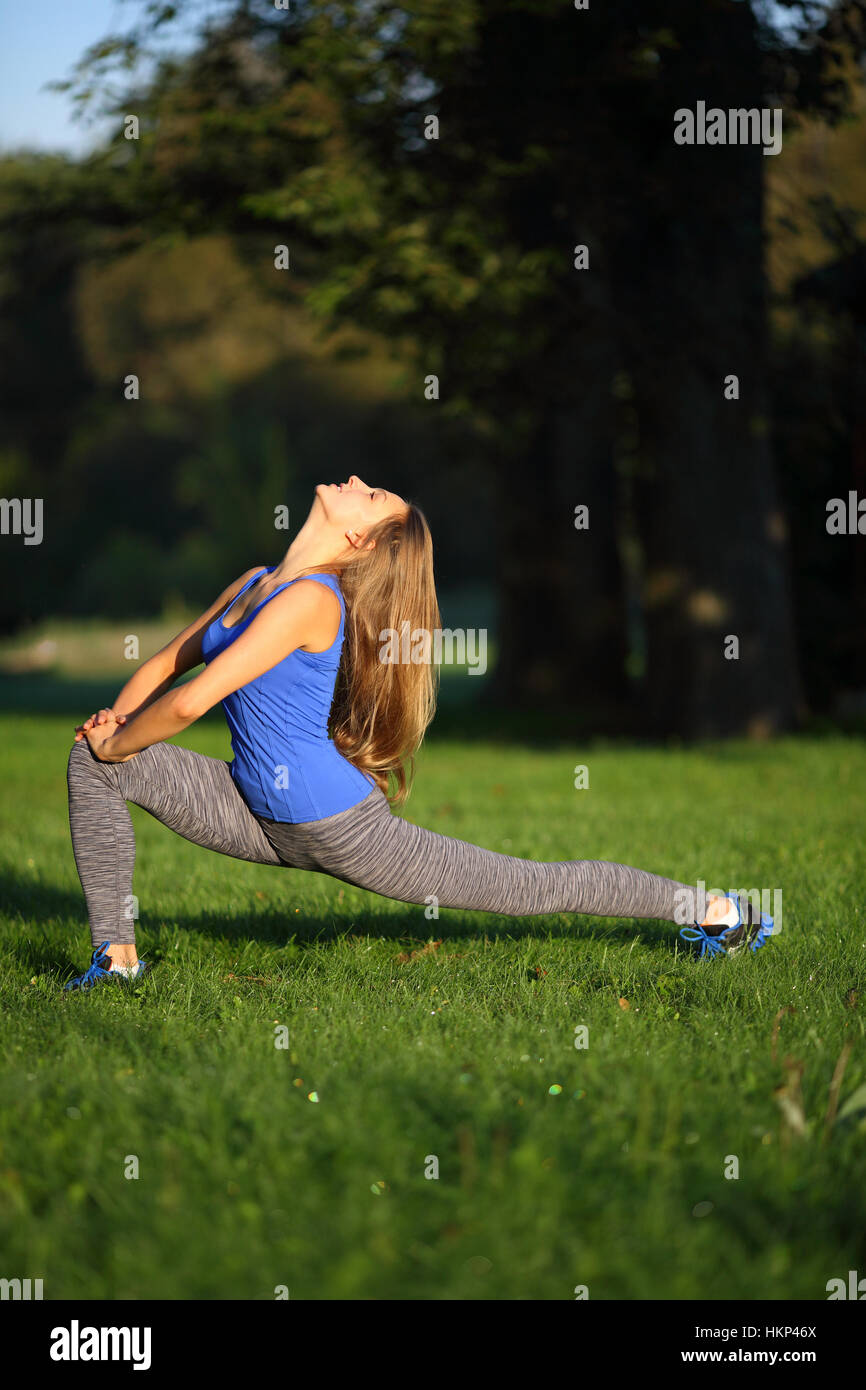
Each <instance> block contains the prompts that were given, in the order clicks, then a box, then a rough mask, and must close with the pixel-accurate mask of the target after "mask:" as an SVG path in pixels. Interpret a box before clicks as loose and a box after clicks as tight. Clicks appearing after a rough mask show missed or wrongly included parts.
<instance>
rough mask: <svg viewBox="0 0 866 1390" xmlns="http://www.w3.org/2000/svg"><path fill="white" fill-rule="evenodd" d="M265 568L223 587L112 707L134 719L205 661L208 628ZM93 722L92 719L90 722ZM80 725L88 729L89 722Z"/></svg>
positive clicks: (146, 665) (133, 679)
mask: <svg viewBox="0 0 866 1390" xmlns="http://www.w3.org/2000/svg"><path fill="white" fill-rule="evenodd" d="M264 568H265V566H264V565H257V566H256V567H255V568H254V569H251V570H247V571H246V572H245V573H244V574H242V575H241V576H240V578H239V579H236V580H235V581H234V583H232V584H230V585H229V586H228V588H227V589H224V590H223V592H222V593H221V594H220V596H219V598H218V599H215V600H214V602H213V603H212V604H211V606H210V608H208V609H207V610H206V612H204V613H202V615H201V617H199V618H196V620H195V622H193V623H190V625H189V627H185V628H184V629H183V631H182V632H179V633H178V634H177V636H176V637H175V638H173V639H172V641H171V642H169V643H168V645H167V646H165V647H163V648H162V649H161V651H158V652H157V653H156V654H155V655H154V656H151V657H149V658H148V660H147V661H143V662H142V664H141V665H140V666H139V668H138V670H137V671H136V672H135V673H134V675H133V676H131V677H130V679H129V680H128V681H127V682H126V685H125V686H124V687H123V689H122V690H121V692H120V694H119V695H118V697H117V699H116V700H115V702H114V705H113V707H112V708H113V710H114V713H115V714H116V715H122V716H125V717H126V719H127V720H130V719H133V718H134V717H135V716H136V715H138V714H140V713H141V712H142V710H145V709H147V707H148V706H149V705H152V704H153V702H154V701H155V700H158V699H160V698H161V696H163V695H164V694H165V692H166V691H167V690H169V689H170V688H171V686H172V685H174V682H175V681H176V680H177V679H178V677H179V676H182V675H184V674H185V673H186V672H187V671H192V670H193V668H194V667H196V666H199V665H201V660H202V655H201V639H202V637H203V636H204V634H205V632H206V631H207V629H208V628H209V627H210V625H211V623H212V622H213V621H214V619H215V618H216V617H218V616H219V614H220V613H222V612H224V610H225V609H226V608H228V606H229V604H230V603H231V602H232V600H233V599H235V598H236V597H237V595H238V594H239V593H240V591H241V589H242V588H243V587H244V585H245V584H246V582H247V580H249V579H252V577H253V575H254V574H260V573H261V571H262V570H263V569H264ZM89 724H90V721H89V720H88V721H87V725H89ZM80 727H81V728H82V729H84V728H85V727H86V726H85V725H81V726H80Z"/></svg>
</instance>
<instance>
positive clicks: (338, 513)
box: [316, 473, 407, 538]
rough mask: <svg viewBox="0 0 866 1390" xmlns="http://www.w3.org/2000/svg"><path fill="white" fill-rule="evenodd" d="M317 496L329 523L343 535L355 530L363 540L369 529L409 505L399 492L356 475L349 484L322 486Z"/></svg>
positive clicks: (323, 484)
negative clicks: (374, 485) (368, 481)
mask: <svg viewBox="0 0 866 1390" xmlns="http://www.w3.org/2000/svg"><path fill="white" fill-rule="evenodd" d="M316 497H317V498H318V499H319V502H320V503H321V505H322V508H323V509H324V512H325V515H326V517H327V518H328V520H329V521H330V522H331V523H332V524H333V525H334V526H338V527H339V528H340V532H341V533H342V534H345V533H346V532H347V531H352V532H355V533H357V535H358V536H359V538H363V536H364V533H365V532H366V531H367V529H368V527H370V526H373V525H375V523H376V522H377V521H384V520H385V518H386V517H389V516H394V515H397V514H398V513H402V512H405V510H406V506H407V504H406V502H405V501H404V500H403V498H402V497H399V496H398V495H397V493H396V492H388V491H387V490H386V489H385V488H383V487H373V486H372V485H371V484H370V483H365V482H364V480H363V478H359V477H357V476H356V475H355V474H354V473H353V474H352V476H351V478H349V480H348V482H345V483H319V486H318V487H317V488H316Z"/></svg>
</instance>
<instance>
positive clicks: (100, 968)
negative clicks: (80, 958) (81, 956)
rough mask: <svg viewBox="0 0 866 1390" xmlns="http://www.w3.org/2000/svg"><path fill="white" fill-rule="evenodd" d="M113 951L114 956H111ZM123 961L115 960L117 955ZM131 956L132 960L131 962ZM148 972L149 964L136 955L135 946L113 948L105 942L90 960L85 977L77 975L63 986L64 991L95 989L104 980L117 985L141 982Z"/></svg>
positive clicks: (108, 942) (98, 947)
mask: <svg viewBox="0 0 866 1390" xmlns="http://www.w3.org/2000/svg"><path fill="white" fill-rule="evenodd" d="M112 949H113V952H114V955H109V951H110V950H112ZM118 954H119V955H120V956H121V959H119V960H115V956H116V955H118ZM130 955H131V957H132V959H131V960H130V958H129V957H130ZM146 971H147V962H146V961H143V960H139V959H138V957H137V956H136V954H135V947H134V946H126V947H123V948H122V949H121V948H118V947H117V946H115V947H113V948H112V946H111V942H110V941H103V943H102V945H101V946H97V947H96V950H95V951H94V952H93V955H92V956H91V958H90V965H89V966H88V968H87V969H86V970H85V971H84V974H83V975H76V976H75V977H74V979H72V980H68V981H67V983H66V984H65V985H64V986H63V988H64V989H84V990H87V989H93V986H94V985H98V984H101V983H102V982H103V981H104V980H111V981H112V982H114V983H117V982H118V981H120V980H140V979H141V977H142V975H144V974H145V973H146Z"/></svg>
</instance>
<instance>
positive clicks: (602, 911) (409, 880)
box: [261, 789, 698, 924]
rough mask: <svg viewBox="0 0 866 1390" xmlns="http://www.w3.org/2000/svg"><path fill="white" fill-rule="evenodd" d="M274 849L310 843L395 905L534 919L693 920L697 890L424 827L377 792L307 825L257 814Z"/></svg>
mask: <svg viewBox="0 0 866 1390" xmlns="http://www.w3.org/2000/svg"><path fill="white" fill-rule="evenodd" d="M261 825H262V827H263V828H264V830H265V831H266V833H267V835H268V838H269V840H270V842H271V844H273V845H274V847H275V848H276V850H277V852H278V853H280V854H281V855H284V856H286V858H287V859H289V860H292V859H293V858H294V857H295V856H296V855H297V854H298V852H299V850H304V851H305V852H306V853H308V854H309V855H312V856H314V858H315V860H316V861H317V863H316V867H318V868H319V869H321V870H322V871H323V872H325V873H329V874H332V875H333V876H334V877H335V878H340V879H344V880H345V881H346V882H349V883H354V884H355V885H357V886H358V887H359V888H368V889H371V890H372V891H373V892H375V893H381V894H382V896H383V897H386V898H396V899H397V900H398V901H399V902H408V903H427V902H430V901H432V900H435V901H436V903H437V904H438V906H440V907H457V908H466V909H471V910H473V911H479V912H497V913H502V914H503V915H505V916H508V917H529V916H535V915H541V914H544V913H547V912H582V913H588V914H591V915H594V916H597V917H654V918H661V919H664V920H667V921H669V922H679V923H680V924H685V923H691V922H694V921H695V913H696V910H698V909H697V907H696V901H695V900H696V898H697V897H698V893H697V890H696V889H695V888H689V887H688V886H687V885H686V884H684V883H676V882H675V881H674V880H673V879H669V878H660V877H659V876H658V875H657V874H650V873H646V872H645V871H644V870H643V869H632V868H629V867H628V866H627V865H625V864H612V863H607V862H605V861H603V860H579V859H578V860H566V861H562V862H560V863H539V862H537V861H536V860H534V859H516V858H513V857H512V856H511V855H508V854H497V853H495V852H494V851H493V850H489V849H482V848H481V847H480V846H478V845H472V844H468V843H467V842H466V841H465V840H455V839H452V838H451V837H450V836H447V835H439V834H436V833H435V832H434V831H432V830H424V829H422V827H421V826H418V825H413V824H412V823H411V822H410V821H406V820H403V819H402V818H401V817H399V816H395V815H393V814H392V812H391V810H390V807H389V805H388V802H387V800H386V798H385V796H384V795H383V794H382V792H380V791H379V790H378V789H375V790H374V791H372V792H371V793H370V795H369V796H368V797H366V798H365V800H364V801H362V802H361V803H360V804H359V805H358V806H353V807H352V808H351V809H350V810H348V811H342V812H340V813H339V814H338V815H336V816H329V817H327V819H325V820H320V821H311V822H308V823H307V824H305V825H291V826H286V825H282V824H280V823H279V822H275V821H267V820H261Z"/></svg>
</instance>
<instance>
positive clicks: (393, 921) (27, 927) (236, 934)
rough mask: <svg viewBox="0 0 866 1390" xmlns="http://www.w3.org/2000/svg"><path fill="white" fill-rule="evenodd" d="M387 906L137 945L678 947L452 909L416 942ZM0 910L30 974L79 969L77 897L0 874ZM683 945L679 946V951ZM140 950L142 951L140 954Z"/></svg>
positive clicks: (183, 925) (639, 930) (599, 925)
mask: <svg viewBox="0 0 866 1390" xmlns="http://www.w3.org/2000/svg"><path fill="white" fill-rule="evenodd" d="M295 872H298V873H301V872H305V871H303V870H296V871H295ZM321 877H326V876H325V875H322V876H321ZM331 881H332V882H339V880H331ZM385 901H388V902H389V903H393V913H394V915H393V916H387V917H383V916H382V914H381V912H373V911H370V910H365V909H361V910H360V911H358V910H350V909H349V908H346V909H345V917H344V918H343V919H342V920H340V918H339V916H338V909H335V911H334V912H322V911H319V912H318V913H315V914H306V915H304V916H303V917H301V916H298V917H295V916H294V913H292V915H291V916H289V915H287V914H285V913H282V912H280V911H278V910H275V909H273V908H267V909H264V910H263V911H262V912H261V913H255V914H250V915H249V916H245V917H237V916H232V917H226V916H223V915H222V914H220V913H219V912H201V913H195V914H192V913H187V914H184V915H181V916H177V917H172V919H171V922H170V924H166V923H164V922H162V921H157V920H154V921H153V922H152V923H144V924H141V925H140V926H139V929H138V930H139V939H140V940H141V941H148V938H150V939H152V937H153V935H154V934H155V933H156V932H160V933H163V932H166V931H167V930H171V931H172V932H173V933H174V932H178V931H180V932H190V933H191V934H192V935H197V936H203V937H208V938H210V939H211V940H214V941H223V942H246V941H255V942H258V943H260V944H262V945H264V944H267V945H271V946H286V945H288V944H292V945H295V946H298V947H300V948H301V949H303V948H305V947H310V946H317V945H321V944H322V943H323V942H328V941H338V940H341V939H349V938H351V937H357V936H362V937H368V936H369V937H376V938H384V939H385V940H386V941H393V942H395V943H400V944H407V943H409V944H411V945H419V946H420V945H423V944H424V942H426V941H427V940H429V939H430V938H431V937H435V938H436V939H437V940H441V941H443V942H456V941H465V940H466V938H467V937H478V938H479V940H483V939H485V938H486V939H487V940H488V941H502V940H504V941H515V940H516V941H519V940H524V939H526V940H530V939H531V938H533V937H541V936H543V937H553V938H556V939H567V940H573V941H574V942H575V944H577V943H578V942H580V941H581V940H584V939H589V938H595V939H598V938H600V937H601V938H603V939H604V940H605V941H609V942H610V943H611V944H616V945H624V944H626V943H630V942H632V941H634V939H635V937H636V936H638V935H640V938H641V942H642V943H643V944H644V945H648V946H651V947H653V948H657V949H659V950H662V951H664V952H665V953H666V954H667V953H670V954H671V955H672V954H673V948H674V943H675V942H676V941H677V940H678V938H677V935H676V928H675V927H674V926H673V924H668V923H665V922H657V921H645V920H642V921H639V922H632V921H627V920H624V919H621V918H613V917H605V918H598V917H581V916H579V915H578V914H577V913H574V914H566V913H557V914H553V915H551V916H548V917H506V918H503V917H500V916H498V915H497V914H495V913H484V912H472V913H469V912H466V913H464V912H462V911H460V910H459V909H457V908H446V909H443V911H444V912H447V913H453V914H454V920H449V918H448V917H440V918H439V920H438V921H436V922H430V923H425V927H426V928H427V930H425V931H424V934H423V935H419V927H418V924H417V922H415V921H413V922H412V923H411V924H410V923H408V922H407V921H406V918H405V915H403V913H401V909H403V908H405V907H406V906H408V905H407V904H402V903H398V902H395V901H394V900H393V899H387V900H385ZM413 906H414V905H413ZM0 910H2V911H3V912H5V913H7V914H8V915H9V916H11V917H13V918H20V919H21V930H20V933H19V934H18V936H17V939H15V938H13V940H12V941H11V942H10V943H9V946H8V949H9V950H11V951H12V952H13V953H14V954H15V955H16V956H17V957H18V959H19V960H20V961H21V962H22V963H25V964H26V965H27V967H28V968H29V969H33V970H34V971H41V972H44V973H47V972H58V973H60V974H65V973H67V972H68V971H70V970H72V969H73V968H75V969H76V970H77V969H78V968H79V966H80V964H81V955H82V948H83V946H84V943H85V941H86V938H87V932H88V929H87V923H86V918H85V915H84V911H83V897H82V895H81V893H76V892H70V891H67V890H65V889H61V888H52V887H46V886H45V885H44V884H39V885H34V884H33V883H32V882H28V881H27V880H25V879H23V878H18V877H16V876H15V875H14V874H11V873H8V872H5V873H3V872H0ZM566 917H568V918H569V920H568V921H565V920H563V919H564V918H566ZM57 919H60V920H67V921H70V922H71V923H73V924H74V926H73V927H72V930H71V932H70V943H69V951H68V952H67V951H65V950H58V949H57V947H56V946H54V945H53V944H48V943H45V942H44V941H43V940H41V939H40V937H39V935H38V934H37V932H35V931H34V928H38V924H39V923H40V922H42V921H47V920H57ZM31 933H32V934H31ZM682 944H683V943H682V942H680V943H679V945H680V948H682ZM142 949H143V950H144V947H143V948H142ZM146 955H147V959H148V960H149V961H152V962H153V963H157V962H158V961H160V960H162V959H164V958H165V955H166V952H165V951H164V950H163V949H161V947H160V945H159V944H158V942H154V944H153V946H150V945H149V944H148V947H147V949H146Z"/></svg>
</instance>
